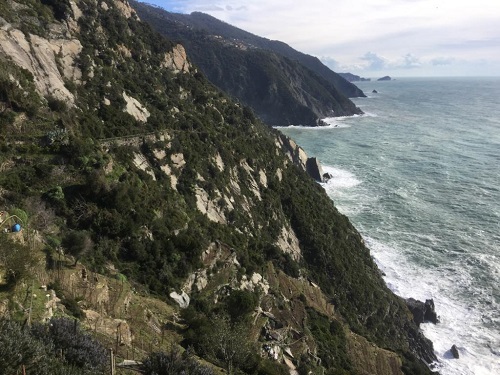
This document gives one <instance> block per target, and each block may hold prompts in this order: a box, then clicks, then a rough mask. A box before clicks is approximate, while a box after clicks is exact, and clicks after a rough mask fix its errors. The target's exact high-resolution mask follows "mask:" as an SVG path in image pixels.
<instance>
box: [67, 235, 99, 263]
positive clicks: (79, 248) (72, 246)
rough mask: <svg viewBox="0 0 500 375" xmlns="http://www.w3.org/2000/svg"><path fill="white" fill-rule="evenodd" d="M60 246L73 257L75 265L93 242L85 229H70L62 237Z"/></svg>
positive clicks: (91, 246) (92, 245) (90, 247)
mask: <svg viewBox="0 0 500 375" xmlns="http://www.w3.org/2000/svg"><path fill="white" fill-rule="evenodd" d="M62 246H63V247H64V248H65V249H66V250H67V251H68V253H69V254H71V255H72V256H73V257H74V258H75V264H74V265H75V266H76V264H77V263H78V260H79V259H80V258H81V257H82V256H83V255H84V254H85V253H87V252H89V251H90V250H91V249H92V248H93V247H94V243H93V242H92V239H91V238H90V235H89V234H88V233H87V232H86V231H71V232H69V233H68V234H67V235H66V236H65V237H64V238H63V241H62Z"/></svg>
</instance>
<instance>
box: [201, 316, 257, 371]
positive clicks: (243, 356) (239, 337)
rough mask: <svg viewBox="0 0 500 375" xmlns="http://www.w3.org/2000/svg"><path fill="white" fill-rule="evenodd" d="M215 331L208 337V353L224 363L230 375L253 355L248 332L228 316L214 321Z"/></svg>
mask: <svg viewBox="0 0 500 375" xmlns="http://www.w3.org/2000/svg"><path fill="white" fill-rule="evenodd" d="M212 324H213V325H212V327H213V330H212V331H211V332H210V334H209V335H208V337H206V341H207V343H206V348H207V351H208V353H209V354H210V355H211V356H213V357H214V358H215V359H218V360H219V361H221V362H223V364H224V366H225V369H226V371H227V373H228V374H229V375H232V374H233V373H234V368H235V366H238V365H241V364H243V363H244V362H245V361H246V360H247V359H248V357H249V356H250V354H251V349H252V347H251V345H250V340H249V333H248V330H247V329H246V328H245V326H244V325H243V324H242V323H232V322H231V320H230V318H229V317H228V316H225V315H223V316H217V317H216V318H215V319H213V320H212Z"/></svg>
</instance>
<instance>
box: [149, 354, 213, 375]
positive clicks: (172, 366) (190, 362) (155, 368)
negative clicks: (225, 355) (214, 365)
mask: <svg viewBox="0 0 500 375" xmlns="http://www.w3.org/2000/svg"><path fill="white" fill-rule="evenodd" d="M142 371H143V373H144V374H146V375H157V374H161V375H179V374H189V375H214V372H213V370H212V369H211V368H209V367H207V366H203V365H201V364H200V363H199V362H197V361H196V360H194V359H193V358H192V357H190V356H189V354H187V352H185V353H184V354H181V353H180V352H179V350H178V349H172V350H171V351H170V352H169V353H165V352H156V353H151V354H150V355H149V357H147V358H146V359H145V360H143V362H142Z"/></svg>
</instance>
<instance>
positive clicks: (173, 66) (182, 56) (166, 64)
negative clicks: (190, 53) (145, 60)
mask: <svg viewBox="0 0 500 375" xmlns="http://www.w3.org/2000/svg"><path fill="white" fill-rule="evenodd" d="M161 66H162V67H163V68H167V69H170V70H173V71H174V72H175V73H180V72H182V73H187V72H189V69H190V68H191V65H190V64H189V62H188V60H187V56H186V50H185V49H184V47H183V46H182V45H180V44H177V45H176V46H175V47H174V49H173V50H172V52H170V53H167V54H165V59H164V60H163V63H162V64H161Z"/></svg>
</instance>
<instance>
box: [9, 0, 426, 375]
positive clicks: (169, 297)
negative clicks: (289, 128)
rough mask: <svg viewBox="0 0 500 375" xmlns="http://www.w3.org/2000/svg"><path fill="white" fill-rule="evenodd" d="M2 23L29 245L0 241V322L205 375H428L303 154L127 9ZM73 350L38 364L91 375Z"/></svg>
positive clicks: (15, 209) (22, 219) (363, 252)
mask: <svg viewBox="0 0 500 375" xmlns="http://www.w3.org/2000/svg"><path fill="white" fill-rule="evenodd" d="M0 11H1V14H2V25H3V26H2V29H1V33H0V35H1V38H2V45H1V48H0V147H1V150H2V153H1V154H0V170H1V172H2V173H1V174H0V211H3V212H7V213H8V214H9V216H8V217H9V218H10V219H9V220H17V221H18V223H19V224H20V225H21V226H22V228H23V229H22V230H21V232H18V233H11V232H9V231H7V232H4V231H3V229H4V228H3V227H2V232H1V233H0V283H1V289H0V299H1V300H0V302H1V303H0V312H1V313H2V315H3V317H4V319H5V318H8V319H9V322H11V321H26V322H27V324H31V323H32V322H35V321H43V320H46V319H49V318H50V317H51V316H53V317H58V316H59V317H60V316H66V317H68V316H71V317H73V318H74V319H76V320H78V321H80V322H81V324H82V325H83V326H85V327H86V329H87V330H88V331H92V332H93V333H94V334H95V335H96V337H98V338H99V339H100V340H102V343H103V344H102V345H106V346H107V347H109V346H114V350H115V351H117V354H118V356H119V357H120V359H134V358H140V359H143V358H144V359H145V363H149V362H147V360H146V359H147V358H151V356H153V354H152V353H153V352H156V351H168V350H169V348H172V347H174V348H175V347H178V348H184V349H188V348H189V350H188V353H189V355H187V357H189V361H191V360H195V362H197V363H199V362H200V361H205V362H204V363H208V362H209V363H210V365H209V366H210V371H212V372H210V373H221V369H222V368H224V369H225V371H227V372H229V373H231V372H236V371H239V372H240V373H247V374H255V373H258V374H285V373H290V374H305V373H313V374H316V373H352V374H368V373H369V374H401V373H405V374H418V373H422V374H425V373H429V370H428V368H427V366H426V364H425V363H426V362H430V361H432V360H433V358H432V349H431V344H430V343H429V342H428V341H426V340H425V338H424V337H423V336H422V335H421V333H420V332H419V330H418V327H417V325H416V324H415V322H414V321H413V319H412V315H411V313H410V311H409V310H408V307H407V306H406V304H405V302H404V301H402V300H401V299H400V298H398V297H396V296H395V295H394V294H393V293H391V292H390V290H389V289H388V288H387V287H386V285H385V284H384V282H383V280H382V278H381V275H380V272H379V270H378V268H377V266H376V265H375V263H374V262H373V259H372V258H371V256H370V252H369V250H368V249H367V248H366V247H365V245H364V242H363V240H362V238H361V236H360V235H359V233H358V232H357V231H356V229H355V228H354V227H353V226H352V225H351V223H350V222H349V220H348V219H347V218H346V217H345V216H343V215H341V214H340V213H339V212H338V211H337V210H336V208H335V207H334V205H333V203H332V201H331V200H330V199H329V198H328V196H327V195H326V193H325V192H324V190H323V189H322V188H321V186H319V184H317V183H316V182H314V181H313V180H312V179H311V178H310V176H308V175H307V174H306V170H307V164H308V160H310V159H308V157H307V155H305V153H304V152H303V150H301V149H300V148H299V147H298V146H297V145H296V144H295V143H294V142H293V141H292V140H290V139H288V138H286V137H285V136H283V135H282V134H281V133H279V132H278V131H276V130H273V129H271V128H269V127H268V126H267V125H265V124H263V123H262V122H260V121H259V120H258V119H256V117H255V115H254V113H253V112H252V110H251V109H250V108H248V107H245V106H242V105H241V104H238V103H235V102H233V101H232V100H231V98H229V97H228V96H227V95H225V94H224V93H222V92H221V91H219V90H218V89H217V88H215V87H214V86H213V85H212V84H210V83H209V82H208V81H207V79H206V78H205V77H204V76H203V74H201V72H199V71H198V70H197V69H196V68H195V67H194V66H193V64H192V63H191V62H190V59H189V56H186V54H185V52H184V49H183V47H182V46H181V45H179V44H178V43H174V42H171V41H169V40H166V39H163V38H162V37H160V36H159V35H158V34H156V33H155V32H153V31H152V30H151V29H150V27H149V26H147V25H146V24H144V23H142V22H141V21H140V20H139V18H138V17H137V15H136V13H135V11H134V10H133V9H132V8H131V7H130V6H129V4H128V3H127V2H126V1H121V0H102V1H94V0H79V1H67V0H44V1H32V0H17V1H13V0H9V1H7V2H2V3H1V4H0ZM34 15H37V17H34ZM309 163H310V162H309ZM316 165H317V163H316ZM318 170H319V169H318ZM1 224H2V225H3V224H4V223H3V222H2V223H1ZM10 224H11V222H9V227H11V225H10ZM35 289H36V290H35ZM38 290H40V291H39V292H37V291H38ZM37 294H38V296H37ZM40 295H41V296H42V297H40ZM44 295H45V297H44ZM214 322H216V324H214ZM58 324H60V323H57V324H56V323H54V324H53V325H51V326H40V328H36V329H35V330H34V331H33V332H34V333H33V334H38V335H39V334H40V332H49V331H50V330H51V329H52V328H51V327H56V326H58ZM66 331H67V330H66ZM76 331H77V330H76V328H75V330H74V332H76ZM9 332H10V333H9ZM13 332H14V333H15V332H17V333H16V334H17V335H21V336H22V335H25V336H23V337H24V339H26V340H27V341H26V343H27V344H26V346H22V345H18V346H15V345H9V346H8V347H9V348H10V349H12V350H15V351H17V352H16V353H14V354H12V355H13V356H14V357H15V358H25V361H24V362H25V363H19V366H17V365H16V366H17V367H14V368H12V372H14V373H15V372H16V371H18V370H19V368H20V366H21V365H23V366H27V367H26V368H36V366H37V363H38V362H36V361H37V358H42V357H43V356H42V357H40V355H38V356H37V355H34V356H31V357H30V356H29V355H27V354H26V353H27V352H23V350H25V349H26V348H28V347H30V348H32V346H30V345H28V343H29V342H31V341H29V339H28V338H26V335H27V334H28V333H27V332H26V331H22V330H21V331H20V330H17V331H15V330H13V329H12V326H10V325H8V324H4V320H2V322H1V324H0V337H2V339H3V338H5V337H7V339H8V338H9V337H11V339H12V337H14V336H12V335H13V334H14V333H13ZM23 332H24V333H23ZM30 332H31V331H30ZM37 332H38V333H37ZM50 332H52V331H50ZM9 335H10V336H9ZM61 335H62V334H61ZM16 337H17V336H16ZM87 339H88V338H87ZM87 339H86V340H87ZM238 339H239V340H238ZM88 340H90V339H88ZM2 342H4V341H2ZM85 342H87V341H85ZM54 345H55V344H54ZM65 345H68V346H69V345H72V344H71V342H66V344H65ZM221 345H223V348H224V350H216V349H217V348H219V347H221ZM227 345H232V347H228V346H227ZM44 347H45V346H44ZM46 347H47V348H49V349H50V348H54V347H55V346H50V345H48V344H47V346H46ZM23 348H25V349H23ZM234 348H238V350H237V352H238V353H239V355H238V356H236V354H235V355H234V356H231V357H228V356H227V355H225V354H224V353H227V350H226V349H228V350H229V349H230V352H233V353H236V352H235V350H234ZM49 349H47V350H49ZM61 349H62V350H61V352H58V353H62V356H64V358H66V361H68V362H64V361H62V362H60V361H61V355H60V354H58V353H52V352H50V350H49V352H44V353H45V354H43V355H46V356H50V358H52V359H53V361H55V362H57V363H59V362H60V363H59V365H60V366H63V367H64V366H72V367H71V369H72V371H80V372H74V373H78V374H80V373H82V374H83V373H85V374H88V373H96V372H91V370H89V368H90V367H88V366H90V365H89V364H88V363H86V362H85V361H83V362H82V361H80V362H78V361H76V360H74V358H73V359H71V357H69V354H68V353H69V352H70V351H69V350H67V351H65V350H64V348H61ZM26 350H28V349H26ZM33 350H35V349H33ZM40 350H41V349H40ZM44 350H45V349H44ZM429 353H430V355H429ZM28 354H29V353H28ZM240 354H241V355H240ZM172 355H173V354H172ZM131 357H132V358H131ZM52 359H51V361H52ZM87 359H88V356H87ZM207 361H208V362H207ZM13 363H14V362H13ZM16 363H17V362H16ZM106 363H108V362H106ZM189 363H191V362H189ZM191 364H192V363H191ZM9 366H10V364H9ZM30 366H31V367H30ZM40 366H41V365H40ZM193 366H194V365H193ZM66 370H67V369H66ZM9 371H10V369H9ZM43 371H45V370H43ZM43 371H42V367H39V372H40V373H43V374H45V373H47V374H50V373H56V372H50V371H49V370H47V371H49V372H43ZM58 371H59V370H58ZM61 371H62V372H59V373H68V372H64V371H63V370H61ZM89 371H90V372H89ZM207 371H209V370H207Z"/></svg>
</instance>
